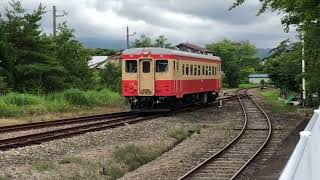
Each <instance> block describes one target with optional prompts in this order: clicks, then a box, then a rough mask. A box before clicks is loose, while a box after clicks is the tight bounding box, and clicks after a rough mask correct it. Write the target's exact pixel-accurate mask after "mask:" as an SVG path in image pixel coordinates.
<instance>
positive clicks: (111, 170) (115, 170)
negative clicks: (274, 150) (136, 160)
mask: <svg viewBox="0 0 320 180" xmlns="http://www.w3.org/2000/svg"><path fill="white" fill-rule="evenodd" d="M105 171H106V172H103V174H104V175H107V176H109V177H110V179H112V180H116V179H119V178H121V177H122V176H123V175H124V174H125V172H124V169H122V168H121V167H120V166H119V165H115V164H110V165H108V166H107V168H106V170H105Z"/></svg>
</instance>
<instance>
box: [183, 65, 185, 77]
mask: <svg viewBox="0 0 320 180" xmlns="http://www.w3.org/2000/svg"><path fill="white" fill-rule="evenodd" d="M184 73H185V71H184V64H182V75H184Z"/></svg>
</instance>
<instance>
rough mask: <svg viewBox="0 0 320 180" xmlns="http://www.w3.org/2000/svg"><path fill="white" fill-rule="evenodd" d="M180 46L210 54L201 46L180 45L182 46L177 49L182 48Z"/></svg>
mask: <svg viewBox="0 0 320 180" xmlns="http://www.w3.org/2000/svg"><path fill="white" fill-rule="evenodd" d="M180 46H187V47H189V48H192V49H194V50H197V51H201V52H208V50H207V49H205V48H203V47H200V46H198V45H195V44H190V43H180V44H178V45H177V46H176V47H180Z"/></svg>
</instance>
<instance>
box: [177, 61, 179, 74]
mask: <svg viewBox="0 0 320 180" xmlns="http://www.w3.org/2000/svg"><path fill="white" fill-rule="evenodd" d="M177 71H178V72H179V62H177Z"/></svg>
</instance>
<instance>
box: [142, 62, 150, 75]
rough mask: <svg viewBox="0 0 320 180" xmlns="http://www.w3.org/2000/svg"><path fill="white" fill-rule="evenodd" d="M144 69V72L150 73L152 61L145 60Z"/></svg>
mask: <svg viewBox="0 0 320 180" xmlns="http://www.w3.org/2000/svg"><path fill="white" fill-rule="evenodd" d="M142 71H143V72H144V73H149V72H150V62H149V61H143V62H142Z"/></svg>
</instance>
